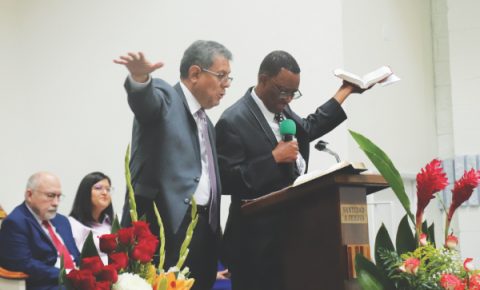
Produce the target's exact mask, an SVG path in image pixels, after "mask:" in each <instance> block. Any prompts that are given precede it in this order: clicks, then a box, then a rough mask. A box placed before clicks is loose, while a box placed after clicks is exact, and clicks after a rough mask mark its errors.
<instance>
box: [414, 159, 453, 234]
mask: <svg viewBox="0 0 480 290" xmlns="http://www.w3.org/2000/svg"><path fill="white" fill-rule="evenodd" d="M447 185H448V179H447V175H446V174H445V172H444V171H443V168H442V163H441V162H440V160H438V159H433V160H432V161H431V162H430V163H429V164H427V165H426V166H425V168H422V169H421V171H420V173H418V174H417V199H418V202H417V213H416V217H417V219H416V224H417V232H418V233H420V229H421V226H422V219H423V212H424V210H425V207H427V205H428V203H429V202H430V200H431V199H433V198H434V197H435V196H434V194H435V193H436V192H438V191H440V190H443V189H444V188H445V187H446V186H447Z"/></svg>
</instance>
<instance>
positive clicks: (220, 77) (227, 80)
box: [202, 67, 233, 84]
mask: <svg viewBox="0 0 480 290" xmlns="http://www.w3.org/2000/svg"><path fill="white" fill-rule="evenodd" d="M202 71H204V72H207V73H209V74H211V75H213V76H216V77H217V78H218V80H219V81H220V82H221V83H222V84H227V83H231V82H232V81H233V78H232V77H230V76H228V74H226V73H218V72H214V71H211V70H209V69H206V68H203V67H202Z"/></svg>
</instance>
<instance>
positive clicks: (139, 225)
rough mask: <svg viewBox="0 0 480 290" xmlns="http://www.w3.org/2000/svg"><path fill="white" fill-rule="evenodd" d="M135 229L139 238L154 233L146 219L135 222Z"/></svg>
mask: <svg viewBox="0 0 480 290" xmlns="http://www.w3.org/2000/svg"><path fill="white" fill-rule="evenodd" d="M133 231H134V233H135V236H136V237H137V239H142V238H144V237H146V236H151V235H152V232H151V231H150V228H149V226H148V223H146V222H144V221H137V222H133Z"/></svg>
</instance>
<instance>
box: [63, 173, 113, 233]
mask: <svg viewBox="0 0 480 290" xmlns="http://www.w3.org/2000/svg"><path fill="white" fill-rule="evenodd" d="M104 179H106V180H108V183H109V184H110V185H111V184H112V182H111V181H110V177H108V176H106V175H105V174H103V173H101V172H92V173H89V174H87V175H86V176H85V177H84V178H83V179H82V181H81V182H80V185H79V186H78V189H77V194H76V195H75V200H74V201H73V206H72V211H71V212H70V216H72V217H74V218H75V219H76V220H77V221H79V222H81V223H82V224H84V225H86V226H91V225H92V224H93V223H95V222H96V221H95V220H94V219H93V216H92V187H93V186H94V185H95V184H96V183H97V182H99V181H100V180H104ZM106 215H108V217H109V219H110V223H111V220H112V218H113V207H112V203H111V202H110V205H109V206H108V207H107V208H106V209H104V210H103V212H102V213H101V214H100V219H99V220H100V221H102V220H103V219H104V218H105V216H106Z"/></svg>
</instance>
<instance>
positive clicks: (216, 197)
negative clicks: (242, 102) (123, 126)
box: [115, 40, 232, 289]
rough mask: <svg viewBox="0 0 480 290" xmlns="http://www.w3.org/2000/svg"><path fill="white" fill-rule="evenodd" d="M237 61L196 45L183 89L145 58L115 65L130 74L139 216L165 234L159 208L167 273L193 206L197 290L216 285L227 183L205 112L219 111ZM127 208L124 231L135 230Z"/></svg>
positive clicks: (184, 67)
mask: <svg viewBox="0 0 480 290" xmlns="http://www.w3.org/2000/svg"><path fill="white" fill-rule="evenodd" d="M231 58H232V55H231V53H230V51H228V49H226V48H225V47H224V46H223V45H221V44H219V43H217V42H214V41H201V40H199V41H196V42H194V43H193V44H192V45H190V47H189V48H187V50H186V51H185V53H184V55H183V58H182V61H181V65H180V82H179V83H177V84H176V85H175V86H173V87H172V86H171V85H169V84H168V83H166V82H165V81H163V80H161V79H152V78H151V77H150V74H151V73H152V72H153V71H155V70H156V69H158V68H160V67H162V66H163V63H160V62H158V63H150V62H149V61H148V60H147V59H145V57H144V55H143V54H142V53H129V54H128V55H125V56H122V57H120V59H118V60H115V62H116V63H118V64H122V65H125V66H126V67H127V69H128V70H129V72H130V75H129V76H128V78H127V80H126V83H125V88H126V90H127V93H128V104H129V105H130V108H131V110H132V112H133V113H134V115H135V119H134V122H133V134H132V156H131V162H130V170H131V174H132V185H133V188H134V191H135V200H136V203H137V211H138V214H139V216H142V215H144V214H145V215H146V217H147V221H148V222H150V226H151V228H152V231H153V232H154V233H155V234H157V233H158V225H157V222H156V218H155V215H154V211H153V202H155V203H156V205H157V207H158V208H159V211H160V214H161V216H162V219H163V221H164V225H165V234H166V253H167V256H166V261H165V267H166V268H168V267H169V266H174V265H175V264H176V262H177V260H178V258H179V257H178V254H179V252H180V246H181V243H182V242H183V239H184V238H185V233H186V229H187V226H188V224H189V222H190V208H191V199H192V197H195V201H196V202H197V204H198V208H199V221H198V224H197V226H196V229H195V232H194V234H193V239H192V241H191V244H190V253H189V255H188V258H187V261H186V262H185V265H186V266H188V267H189V268H190V271H191V276H192V277H193V278H195V280H196V281H195V284H194V289H210V288H211V286H212V285H213V283H214V282H215V277H216V272H217V271H216V269H217V258H218V247H217V245H218V243H219V239H220V235H221V233H220V227H219V212H220V193H221V187H220V180H219V173H218V166H217V154H216V150H215V133H214V132H215V130H214V128H213V125H212V123H211V122H210V120H209V119H208V117H207V116H206V114H205V112H204V110H205V109H210V108H212V107H214V106H216V105H218V104H219V102H220V99H221V98H222V97H223V96H224V95H225V91H226V89H227V88H228V87H229V86H230V82H231V80H232V79H231V78H230V77H229V74H230V60H231ZM128 210H129V209H128V206H127V203H126V206H125V207H124V213H123V221H122V223H124V224H125V223H128V222H129V218H130V216H129V211H128Z"/></svg>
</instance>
